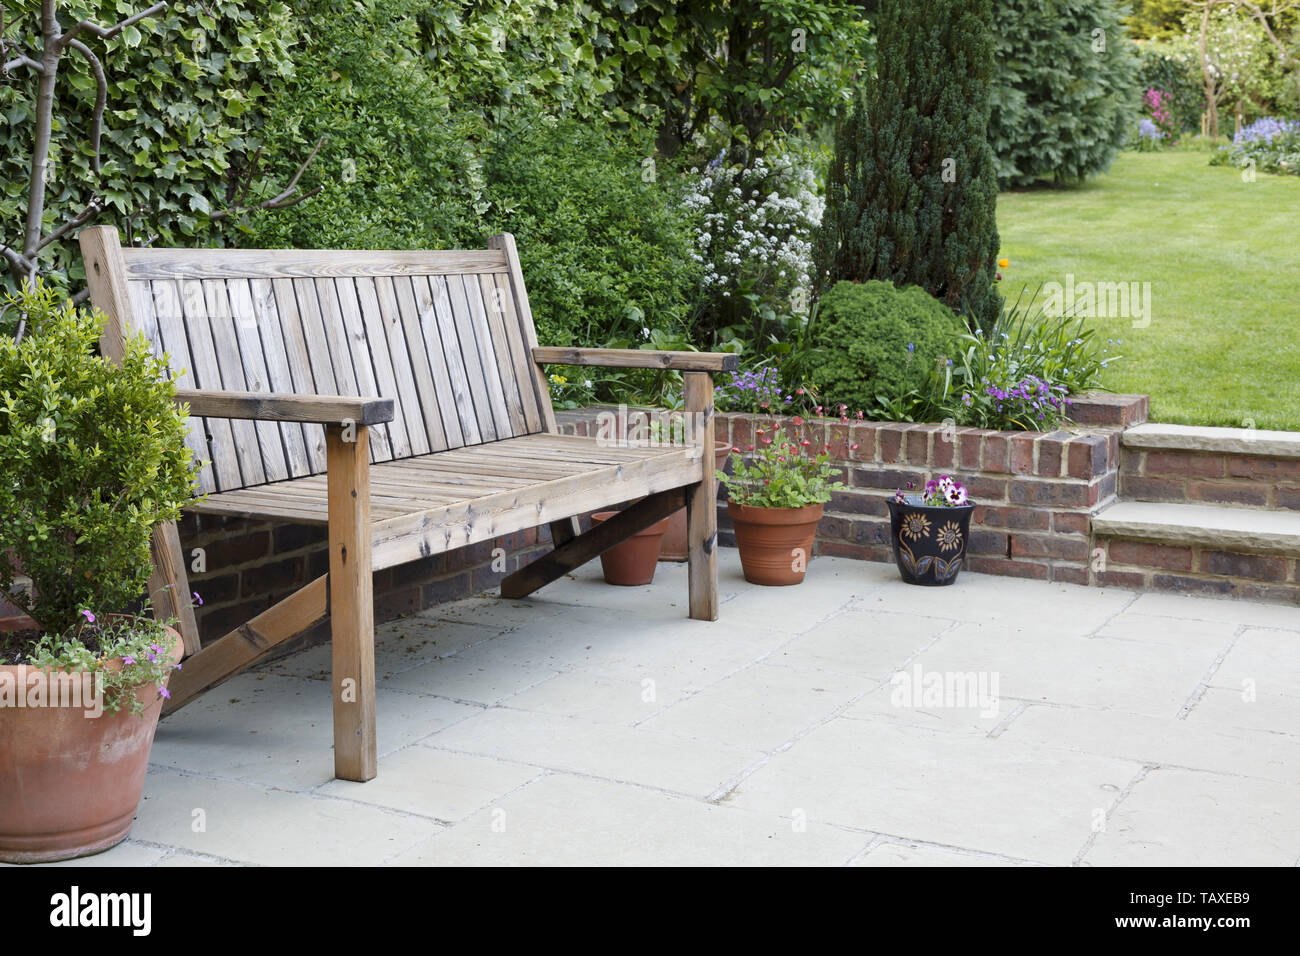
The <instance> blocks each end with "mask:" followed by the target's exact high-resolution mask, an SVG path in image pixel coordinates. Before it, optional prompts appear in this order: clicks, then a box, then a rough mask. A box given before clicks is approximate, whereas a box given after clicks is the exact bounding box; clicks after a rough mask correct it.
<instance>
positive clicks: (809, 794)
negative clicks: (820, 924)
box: [724, 718, 1141, 865]
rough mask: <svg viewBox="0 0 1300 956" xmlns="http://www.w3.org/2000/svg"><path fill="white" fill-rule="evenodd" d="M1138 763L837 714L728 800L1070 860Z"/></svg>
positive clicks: (1039, 858) (1012, 853) (898, 833)
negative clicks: (1097, 815)
mask: <svg viewBox="0 0 1300 956" xmlns="http://www.w3.org/2000/svg"><path fill="white" fill-rule="evenodd" d="M1140 769H1141V765H1140V764H1138V763H1136V762H1133V761H1127V760H1119V759H1113V758H1109V757H1096V756H1093V755H1091V754H1080V753H1072V752H1069V751H1064V750H1059V749H1049V748H1042V747H1031V746H1026V745H1015V744H1012V743H1010V742H1008V741H1005V740H1002V739H990V738H988V737H977V736H970V737H964V736H960V735H957V734H950V733H941V732H938V731H933V730H925V729H921V728H916V727H908V726H904V725H901V724H898V723H887V722H884V721H869V720H849V719H845V718H839V719H837V720H833V721H831V722H830V723H827V724H825V725H824V726H822V727H819V728H818V729H817V730H814V731H813V732H812V733H810V734H808V735H807V736H805V737H803V738H801V739H800V740H798V741H797V742H796V743H795V744H794V745H793V746H792V747H790V748H789V749H788V750H786V751H784V752H782V753H778V754H776V755H775V756H773V757H771V758H769V759H768V760H767V761H766V762H765V763H764V764H763V765H762V766H761V767H759V768H758V769H757V770H755V771H754V772H753V774H751V775H750V776H748V777H747V778H745V780H743V781H742V782H741V783H740V784H739V785H738V786H737V787H736V788H735V789H734V790H733V791H732V792H731V793H730V794H729V795H728V796H727V798H726V799H725V800H724V803H725V804H726V805H732V806H738V807H742V808H745V809H750V810H756V811H761V812H767V813H776V814H781V815H785V816H790V815H791V814H793V813H795V812H803V813H806V814H807V818H808V819H809V820H810V821H818V822H822V823H829V824H832V825H839V826H845V827H854V828H860V829H863V830H867V831H872V832H876V833H881V834H886V835H889V836H894V837H901V838H905V839H914V840H923V841H925V842H929V843H941V844H944V845H946V846H953V847H958V848H962V849H967V850H977V851H981V852H984V853H992V854H998V855H1003V856H1009V857H1014V858H1016V859H1022V860H1029V861H1033V862H1038V863H1055V864H1060V865H1067V864H1069V863H1071V862H1072V861H1073V860H1074V859H1075V857H1076V855H1077V854H1078V853H1079V852H1080V851H1081V850H1082V849H1083V847H1084V845H1085V844H1086V842H1087V840H1088V837H1089V835H1090V832H1091V831H1090V826H1091V820H1092V818H1093V815H1094V813H1095V812H1096V811H1097V810H1098V808H1109V807H1110V806H1111V805H1112V804H1114V803H1115V801H1116V799H1117V798H1118V796H1119V795H1120V793H1121V792H1122V790H1123V788H1124V787H1125V786H1126V785H1127V784H1128V783H1129V781H1131V780H1132V779H1133V778H1134V776H1135V775H1136V774H1137V772H1138V771H1139V770H1140Z"/></svg>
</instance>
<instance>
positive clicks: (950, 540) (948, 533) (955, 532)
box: [935, 521, 961, 551]
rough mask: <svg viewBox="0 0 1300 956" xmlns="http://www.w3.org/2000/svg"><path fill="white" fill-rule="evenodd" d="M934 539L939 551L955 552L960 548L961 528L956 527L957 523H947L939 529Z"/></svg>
mask: <svg viewBox="0 0 1300 956" xmlns="http://www.w3.org/2000/svg"><path fill="white" fill-rule="evenodd" d="M935 539H936V540H937V541H938V542H939V550H940V551H956V550H957V549H958V548H960V547H961V528H959V527H957V522H955V521H949V522H948V523H947V524H945V525H944V526H943V527H942V528H940V529H939V533H938V534H937V535H936V536H935Z"/></svg>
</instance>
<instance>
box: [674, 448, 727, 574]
mask: <svg viewBox="0 0 1300 956" xmlns="http://www.w3.org/2000/svg"><path fill="white" fill-rule="evenodd" d="M730 457H731V443H730V442H725V441H719V442H714V443H713V467H714V469H715V470H716V471H722V469H723V467H724V466H725V465H726V464H727V459H728V458H730ZM659 560H660V561H685V560H686V509H685V508H680V509H678V510H677V511H674V512H673V513H672V514H671V515H669V516H668V530H667V531H665V532H664V543H663V547H662V548H660V549H659Z"/></svg>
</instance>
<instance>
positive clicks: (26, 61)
mask: <svg viewBox="0 0 1300 956" xmlns="http://www.w3.org/2000/svg"><path fill="white" fill-rule="evenodd" d="M20 66H29V67H31V68H32V69H33V70H35V71H36V72H37V73H44V72H45V67H43V66H42V65H41V64H40V63H38V62H36V61H35V60H33V59H32V58H31V57H30V56H27V55H26V54H25V53H19V54H18V55H17V56H16V57H14V58H13V59H12V60H10V61H9V62H8V63H6V64H4V66H0V73H4V74H6V75H7V74H9V73H12V72H13V71H14V70H15V69H17V68H18V67H20Z"/></svg>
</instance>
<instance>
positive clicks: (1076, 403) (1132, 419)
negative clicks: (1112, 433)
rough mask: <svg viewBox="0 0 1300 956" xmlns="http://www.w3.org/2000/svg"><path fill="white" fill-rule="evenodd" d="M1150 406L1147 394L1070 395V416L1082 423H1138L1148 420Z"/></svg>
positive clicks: (1121, 424) (1117, 424)
mask: <svg viewBox="0 0 1300 956" xmlns="http://www.w3.org/2000/svg"><path fill="white" fill-rule="evenodd" d="M1149 407H1150V400H1149V399H1148V398H1147V396H1145V395H1112V394H1109V393H1106V392H1091V393H1087V394H1084V395H1071V396H1070V418H1071V419H1073V420H1074V421H1076V422H1078V423H1079V424H1080V425H1116V426H1127V425H1136V424H1138V423H1140V422H1144V421H1146V420H1147V415H1148V414H1149V412H1148V409H1149Z"/></svg>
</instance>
